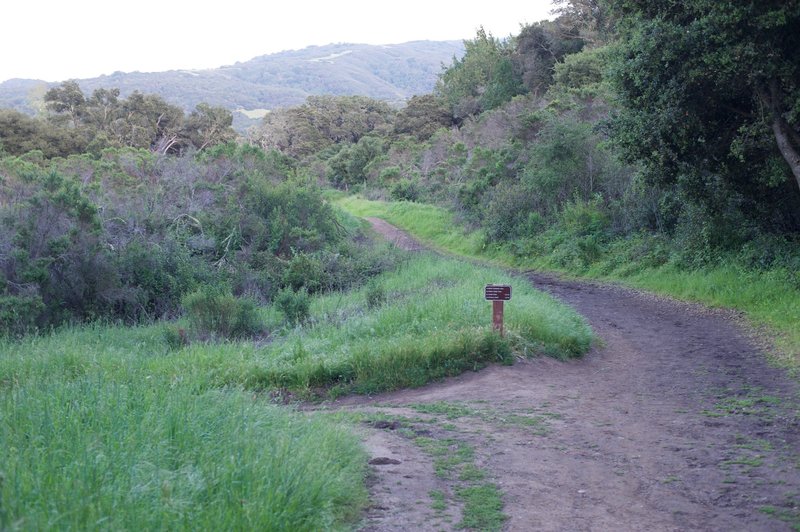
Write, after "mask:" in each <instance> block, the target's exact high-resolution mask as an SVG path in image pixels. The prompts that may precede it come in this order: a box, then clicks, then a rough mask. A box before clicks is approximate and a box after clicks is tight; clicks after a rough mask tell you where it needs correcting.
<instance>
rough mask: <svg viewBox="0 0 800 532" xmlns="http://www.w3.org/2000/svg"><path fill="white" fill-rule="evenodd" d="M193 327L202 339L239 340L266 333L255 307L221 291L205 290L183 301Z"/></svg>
mask: <svg viewBox="0 0 800 532" xmlns="http://www.w3.org/2000/svg"><path fill="white" fill-rule="evenodd" d="M181 304H182V305H183V308H184V309H185V310H186V315H187V317H188V319H189V324H190V326H191V328H192V330H193V332H194V333H195V335H197V336H198V337H200V338H207V337H217V338H223V339H237V338H244V337H247V336H254V335H257V334H259V333H261V332H263V328H264V327H263V324H262V323H261V319H260V318H259V315H258V310H257V308H256V305H255V303H254V302H253V301H252V300H250V299H247V298H238V297H235V296H233V295H232V294H231V293H228V292H225V291H223V290H222V289H220V288H204V289H200V290H197V291H195V292H192V293H190V294H187V295H185V296H184V297H183V299H182V300H181Z"/></svg>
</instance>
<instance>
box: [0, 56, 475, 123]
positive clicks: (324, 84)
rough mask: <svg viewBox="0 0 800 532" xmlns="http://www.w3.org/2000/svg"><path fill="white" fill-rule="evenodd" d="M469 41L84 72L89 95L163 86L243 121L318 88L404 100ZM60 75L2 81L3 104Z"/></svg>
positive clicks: (166, 93) (29, 97)
mask: <svg viewBox="0 0 800 532" xmlns="http://www.w3.org/2000/svg"><path fill="white" fill-rule="evenodd" d="M463 51H464V45H463V42H462V41H410V42H406V43H400V44H385V45H370V44H359V43H335V44H327V45H316V46H308V47H306V48H302V49H299V50H285V51H282V52H276V53H272V54H265V55H259V56H256V57H254V58H252V59H249V60H247V61H241V62H236V63H234V64H232V65H224V66H220V67H217V68H212V69H177V70H167V71H161V72H139V71H134V72H114V73H112V74H106V75H102V76H98V77H95V78H85V79H77V80H76V81H77V82H78V84H79V85H80V86H81V89H82V90H83V91H84V93H85V94H86V95H87V96H88V95H90V94H91V93H92V92H93V91H94V90H96V89H100V88H105V89H109V88H119V89H120V92H121V95H122V96H123V97H125V96H128V95H130V94H131V93H132V92H134V91H136V90H138V91H139V92H143V93H148V94H158V95H159V96H161V97H162V98H164V99H165V100H166V101H168V102H170V103H172V104H174V105H178V106H180V107H182V108H184V109H185V110H187V111H190V110H192V109H194V107H195V106H196V105H197V104H198V103H201V102H205V103H208V104H210V105H216V106H221V107H225V108H226V109H229V110H231V111H232V112H234V116H235V121H236V125H237V126H238V128H239V129H243V128H244V127H246V126H247V125H249V124H248V123H249V122H252V120H253V119H252V118H248V115H250V116H253V114H254V112H255V114H256V115H258V114H263V113H265V112H267V111H269V110H272V109H276V108H280V107H288V106H293V105H299V104H302V103H303V102H304V101H305V100H306V98H308V97H309V96H312V95H322V94H329V95H337V96H343V95H359V96H368V97H371V98H375V99H380V100H386V101H389V102H390V103H393V104H399V103H401V102H403V101H405V100H407V99H408V98H410V97H411V96H414V95H415V94H424V93H428V92H431V91H432V90H433V88H434V86H435V83H436V80H437V79H438V75H439V73H440V72H441V70H442V67H443V66H445V65H448V64H450V63H451V62H452V60H453V59H454V58H457V57H459V56H460V55H462V54H463ZM58 84H59V82H53V83H50V82H46V81H41V80H31V79H23V78H14V79H10V80H7V81H4V82H2V83H0V107H5V108H13V109H17V110H19V111H22V112H25V113H28V114H36V113H37V112H39V111H40V110H41V109H42V98H43V96H44V93H45V92H46V90H47V89H49V88H50V87H54V86H57V85H58Z"/></svg>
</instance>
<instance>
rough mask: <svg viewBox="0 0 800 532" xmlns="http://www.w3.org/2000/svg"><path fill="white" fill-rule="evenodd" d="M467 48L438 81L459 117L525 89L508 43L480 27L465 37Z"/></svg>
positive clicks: (491, 105)
mask: <svg viewBox="0 0 800 532" xmlns="http://www.w3.org/2000/svg"><path fill="white" fill-rule="evenodd" d="M464 48H465V53H464V57H463V58H461V59H455V60H454V61H453V64H452V65H451V66H450V67H449V68H448V69H447V70H445V71H444V72H442V75H441V76H440V77H439V81H438V82H437V85H436V92H437V93H438V94H439V95H441V97H442V98H444V99H445V101H447V103H448V105H449V106H450V109H451V113H452V114H453V116H454V117H455V118H456V119H457V120H463V119H464V118H466V117H468V116H472V115H476V114H479V113H481V112H483V111H486V110H488V109H493V108H494V107H497V106H498V105H500V104H502V103H504V102H506V101H508V100H510V99H511V98H512V97H513V96H515V95H517V94H520V93H521V92H522V83H521V79H520V78H519V76H516V75H515V73H514V69H513V66H512V63H511V59H510V58H509V50H510V47H509V44H508V43H506V42H503V41H500V40H498V39H497V38H495V37H493V36H492V35H491V34H487V33H486V31H485V30H484V29H483V28H480V29H479V30H478V32H477V35H476V36H475V38H474V39H472V40H469V41H464Z"/></svg>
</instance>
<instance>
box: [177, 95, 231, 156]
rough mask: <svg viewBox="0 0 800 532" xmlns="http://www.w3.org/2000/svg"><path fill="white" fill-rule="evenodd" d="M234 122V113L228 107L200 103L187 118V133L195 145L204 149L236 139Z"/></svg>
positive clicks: (199, 148) (199, 149)
mask: <svg viewBox="0 0 800 532" xmlns="http://www.w3.org/2000/svg"><path fill="white" fill-rule="evenodd" d="M232 124H233V114H232V113H231V112H230V111H228V110H227V109H225V108H223V107H214V106H211V105H208V104H207V103H200V104H197V107H196V108H195V110H194V111H192V113H191V114H190V115H189V118H188V119H187V120H186V125H185V134H186V136H187V137H188V138H189V140H190V141H191V143H192V144H193V145H194V147H195V148H197V150H198V151H202V150H203V149H205V148H207V147H209V146H214V145H216V144H225V143H226V142H229V141H232V140H234V139H235V138H236V132H235V131H234V130H233V128H232V127H231V125H232Z"/></svg>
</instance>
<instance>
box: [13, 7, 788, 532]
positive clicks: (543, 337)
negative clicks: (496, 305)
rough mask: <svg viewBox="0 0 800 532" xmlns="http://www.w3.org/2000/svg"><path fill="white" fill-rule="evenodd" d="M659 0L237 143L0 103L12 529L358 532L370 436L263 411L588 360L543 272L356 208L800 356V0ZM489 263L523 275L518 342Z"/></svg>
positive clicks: (224, 125) (509, 45)
mask: <svg viewBox="0 0 800 532" xmlns="http://www.w3.org/2000/svg"><path fill="white" fill-rule="evenodd" d="M668 4H669V5H667V3H663V2H655V3H653V2H639V1H636V0H608V1H601V2H596V1H593V0H592V1H588V0H587V1H584V0H565V1H561V2H558V5H559V6H560V10H559V13H558V17H557V18H556V19H555V20H553V21H543V22H540V23H535V24H529V25H525V26H523V27H521V29H520V33H519V34H518V35H516V36H513V37H511V38H509V39H497V38H495V37H494V36H492V35H490V34H488V33H487V32H485V31H484V30H483V29H480V30H479V31H478V32H477V33H476V36H475V38H474V39H471V40H468V41H466V42H465V43H463V44H464V50H465V52H464V54H463V55H460V56H456V57H454V58H452V62H451V63H450V64H449V66H448V67H447V68H446V69H444V70H443V71H441V73H440V75H439V76H438V78H437V80H436V84H435V89H434V90H433V92H431V93H427V94H416V95H415V96H413V97H411V98H409V99H408V100H407V102H406V103H405V105H404V106H403V107H402V108H395V107H393V106H391V105H389V104H388V103H387V102H386V101H383V100H378V99H375V98H373V97H370V96H368V95H341V94H339V95H337V94H320V95H313V96H309V97H308V98H306V99H305V100H302V98H301V99H300V100H298V101H297V103H298V105H296V106H293V107H286V108H282V109H278V110H275V111H274V112H272V113H269V114H268V115H266V117H265V118H264V119H263V121H262V122H261V123H260V125H259V127H258V128H257V129H255V130H253V131H252V132H250V133H249V134H248V136H247V137H246V138H243V137H241V136H236V134H235V133H234V132H233V130H232V128H231V124H232V115H231V113H230V111H229V110H226V109H225V108H223V107H220V106H219V105H215V102H207V103H197V105H196V106H195V108H194V110H185V109H182V108H181V107H179V106H177V105H175V104H173V103H170V102H168V101H167V100H166V99H165V97H162V96H159V95H157V94H152V93H149V92H138V91H135V92H132V93H130V94H127V93H124V92H123V91H122V90H121V88H122V87H121V85H122V84H117V85H115V86H114V87H112V88H107V89H106V88H104V89H96V90H93V91H92V92H91V93H85V92H84V90H85V89H84V88H82V87H81V85H79V84H78V83H75V82H65V83H62V84H60V85H58V86H55V87H51V88H49V89H48V90H47V91H45V93H44V94H43V95H42V101H43V102H44V109H42V112H41V114H39V115H37V116H36V117H30V116H28V115H25V114H23V113H20V112H18V111H14V110H8V109H6V110H3V111H2V112H0V335H2V339H1V340H0V405H1V406H2V413H3V417H2V418H0V455H2V458H0V468H2V471H0V502H2V504H0V528H3V529H6V528H9V529H13V528H26V529H27V528H31V529H40V528H42V529H50V528H96V527H101V528H105V527H109V528H131V527H133V526H142V525H144V526H147V527H150V528H170V529H173V528H175V529H197V528H201V529H228V528H248V529H249V528H265V529H270V528H274V529H283V530H297V529H310V530H316V529H331V528H333V529H336V528H347V527H348V526H350V525H351V524H352V523H353V522H354V520H355V519H356V518H357V517H356V516H357V515H358V513H359V511H360V510H361V509H362V508H363V506H364V505H365V496H364V477H363V475H364V457H363V455H361V454H360V452H359V451H358V450H357V446H356V444H355V443H354V440H353V436H352V435H350V434H349V433H348V432H347V431H346V430H343V429H342V428H341V426H340V425H339V424H338V422H335V421H333V420H331V419H325V418H318V417H314V416H310V417H309V416H306V415H305V414H301V413H297V412H294V411H292V410H291V409H288V408H283V407H278V406H276V405H275V404H272V403H274V402H282V401H291V400H293V399H306V400H315V399H317V398H321V397H335V396H338V395H340V394H345V393H352V392H360V393H373V392H377V391H383V390H390V389H396V388H399V387H407V386H418V385H421V384H424V383H426V382H429V381H431V380H435V379H439V378H442V377H444V376H448V375H455V374H458V373H460V372H463V371H467V370H474V369H479V368H480V367H483V366H484V365H486V364H490V363H495V362H497V363H511V362H513V361H514V360H515V359H516V358H518V357H526V356H537V355H540V354H545V355H550V356H554V357H557V358H566V357H574V356H580V355H581V354H582V353H585V352H586V351H587V350H588V349H589V348H590V346H591V344H592V333H591V331H590V330H589V328H588V326H587V325H586V323H585V321H584V320H582V319H581V318H580V317H579V316H577V315H576V314H575V313H574V312H573V311H572V310H570V309H568V308H566V307H565V306H563V305H562V304H560V303H558V302H556V301H554V300H553V299H552V298H550V297H547V296H545V295H543V294H541V293H539V292H537V291H535V290H534V289H532V288H530V287H529V286H528V284H527V282H520V281H519V280H518V279H516V278H515V277H513V276H510V275H509V274H508V273H505V272H503V271H501V270H498V269H493V268H490V267H482V266H472V265H468V264H465V263H463V262H458V261H455V260H452V259H449V258H444V257H441V256H437V255H428V254H416V255H407V254H405V253H403V252H401V251H399V250H397V249H394V248H392V247H391V246H387V245H385V244H381V243H380V242H376V240H375V238H374V237H373V235H372V234H371V233H370V231H369V230H368V229H367V228H366V226H365V225H364V224H362V223H361V222H360V221H359V220H358V219H356V218H354V217H353V216H351V215H348V214H347V213H345V212H343V211H342V210H341V209H340V206H343V207H345V208H346V209H348V210H350V211H351V212H353V213H356V214H357V215H365V214H378V215H381V216H385V217H387V218H388V219H389V220H391V221H393V222H394V223H396V224H398V225H400V226H402V227H405V228H407V229H409V230H411V231H412V232H414V233H415V234H417V235H419V236H420V237H421V238H423V239H424V240H426V241H429V242H432V243H433V244H434V245H435V246H437V247H439V248H441V249H446V250H451V251H455V252H457V253H461V254H465V255H470V256H473V257H480V258H489V259H492V260H494V261H496V262H497V263H499V264H503V265H506V266H509V265H510V266H515V267H524V268H530V267H534V268H542V269H548V270H557V271H560V272H565V273H567V274H570V275H585V276H592V277H603V278H611V279H621V280H624V281H625V282H628V283H632V284H635V285H637V286H641V287H645V288H648V289H653V290H658V291H663V292H665V293H670V294H673V295H677V296H680V297H687V298H691V299H699V300H702V301H706V302H708V303H711V304H714V305H723V306H733V307H736V308H740V309H741V310H743V311H744V312H746V313H747V315H748V316H749V317H751V318H752V319H753V320H754V321H755V322H756V323H759V324H766V325H768V326H769V327H770V328H769V329H767V331H768V334H770V335H772V336H775V337H781V338H782V339H781V340H780V342H782V343H781V345H782V346H783V347H784V351H785V352H786V354H787V356H786V357H785V358H786V360H787V361H788V363H789V364H793V365H794V366H795V367H797V365H798V357H797V353H798V352H800V338H798V336H797V331H798V330H800V327H798V324H800V307H799V306H798V302H799V301H800V245H799V244H800V164H799V163H798V161H800V158H798V155H797V154H798V153H800V140H799V139H800V77H798V76H800V63H799V62H798V61H799V60H798V57H799V56H798V55H797V54H796V50H797V48H798V45H799V44H800V43H798V42H797V41H798V39H800V34H799V33H798V32H796V31H795V29H796V28H797V27H798V26H800V1H797V0H792V1H790V2H768V3H758V4H755V3H751V4H748V5H740V4H739V3H736V2H710V1H708V0H690V1H687V2H683V3H681V4H679V5H678V4H675V3H668ZM347 51H348V50H346V49H344V48H342V47H338V48H335V49H331V50H326V51H325V52H324V53H325V55H322V56H319V55H314V56H313V57H312V58H309V59H314V61H311V63H314V64H316V63H319V64H320V65H326V64H329V63H327V62H328V61H334V66H336V67H337V68H336V69H337V71H339V68H338V67H341V66H342V64H343V63H342V61H350V60H352V59H354V58H355V57H356V54H355V52H354V53H352V54H350V53H345V52H347ZM317 52H319V50H318V51H315V52H314V53H315V54H316V53H317ZM386 53H389V51H386ZM451 57H452V56H451ZM384 59H385V58H384ZM373 67H374V65H373ZM242 68H243V70H242V72H244V71H245V70H246V69H244V67H242ZM314 68H316V67H314ZM326 68H327V67H326ZM371 68H372V67H371ZM327 70H331V69H330V68H327ZM414 71H416V70H414ZM304 72H305V71H298V72H297V73H296V76H297V79H296V80H295V81H297V82H298V83H300V82H302V81H303V80H304V79H306V78H305V77H304V76H306V74H305V73H304ZM402 72H403V71H402V70H397V69H394V68H387V70H386V72H384V74H386V76H390V75H391V76H395V75H401V74H402ZM180 75H183V74H180ZM185 75H186V76H188V77H189V78H192V77H195V76H194V74H193V73H188V74H185ZM226 75H232V74H230V73H229V74H226ZM242 76H244V74H242ZM401 77H402V76H401ZM256 78H257V76H256ZM226 79H227V78H226ZM259 79H260V78H259ZM382 79H383V78H382ZM256 81H258V79H255V78H254V79H252V80H250V82H253V83H254V82H256ZM266 81H269V80H266ZM394 81H396V82H398V83H401V84H406V86H409V87H411V86H413V83H412V80H410V79H405V78H404V79H400V80H397V79H395V80H394ZM329 82H330V83H331V84H332V85H330V86H329V87H328V89H326V90H327V91H329V92H333V93H336V89H335V87H336V83H337V82H336V80H329ZM21 85H24V84H21ZM194 85H196V86H198V87H200V86H202V85H203V84H201V83H197V82H196V81H195V82H194ZM301 85H302V83H301ZM141 90H143V91H146V90H147V89H146V88H144V87H142V88H141ZM303 90H305V89H303ZM415 90H416V89H415ZM301 96H302V97H303V98H305V96H306V94H305V93H303V94H302V95H301ZM259 105H260V104H259ZM334 189H335V190H334ZM354 193H358V194H359V196H354ZM389 200H390V201H389ZM488 282H505V283H508V284H512V285H513V286H514V294H515V299H514V302H515V304H514V305H513V308H514V309H515V310H514V311H511V310H510V309H509V313H508V316H507V318H508V334H507V335H506V336H504V337H501V336H499V335H498V334H497V333H495V332H493V331H492V330H491V329H490V326H489V323H488V322H489V315H490V313H489V311H488V308H489V307H488V306H487V305H488V304H487V303H486V302H485V301H483V300H482V298H481V295H482V294H481V288H482V286H483V285H484V284H486V283H488ZM742 371H746V368H743V369H742ZM495 499H497V497H495Z"/></svg>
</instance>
